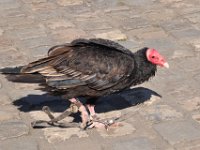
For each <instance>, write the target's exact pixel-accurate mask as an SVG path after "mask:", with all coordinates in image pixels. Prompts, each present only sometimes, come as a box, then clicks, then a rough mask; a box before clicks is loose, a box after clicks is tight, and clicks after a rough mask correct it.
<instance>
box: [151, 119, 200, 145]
mask: <svg viewBox="0 0 200 150" xmlns="http://www.w3.org/2000/svg"><path fill="white" fill-rule="evenodd" d="M154 128H155V130H156V131H157V132H158V133H159V134H160V135H161V136H162V137H163V138H164V139H165V140H167V141H168V142H169V143H170V144H172V145H174V144H177V143H180V142H183V141H192V140H196V139H200V128H199V127H195V126H194V125H193V124H192V123H191V122H188V121H171V122H163V123H159V124H155V125H154Z"/></svg>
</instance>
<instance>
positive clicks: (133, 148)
mask: <svg viewBox="0 0 200 150" xmlns="http://www.w3.org/2000/svg"><path fill="white" fill-rule="evenodd" d="M155 148H156V146H155V145H153V144H152V143H151V141H150V140H149V139H147V138H142V137H141V138H135V139H134V138H131V139H129V140H122V141H120V142H117V143H116V144H115V145H113V150H122V149H123V150H153V149H155Z"/></svg>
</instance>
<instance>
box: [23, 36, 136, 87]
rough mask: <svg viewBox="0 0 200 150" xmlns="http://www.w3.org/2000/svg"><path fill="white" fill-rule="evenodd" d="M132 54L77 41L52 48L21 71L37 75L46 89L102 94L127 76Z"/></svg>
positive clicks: (114, 46)
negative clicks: (77, 89)
mask: <svg viewBox="0 0 200 150" xmlns="http://www.w3.org/2000/svg"><path fill="white" fill-rule="evenodd" d="M132 56H133V54H132V53H131V52H130V51H129V50H127V49H125V48H124V47H122V46H121V45H119V44H117V43H115V42H112V41H110V40H103V39H90V40H85V39H78V40H74V41H73V42H72V43H70V44H64V45H58V46H55V47H52V48H51V49H50V50H49V52H48V57H46V58H43V59H40V60H38V61H35V62H32V63H30V64H28V65H27V66H25V67H23V68H22V70H21V72H22V73H35V72H38V73H40V74H42V75H43V76H44V77H45V78H46V83H47V85H49V86H51V87H55V88H57V89H69V88H73V87H77V86H88V87H90V88H92V89H95V90H105V89H107V88H110V87H112V86H114V85H116V84H118V83H119V82H121V81H122V80H123V79H125V78H127V76H130V74H131V73H132V71H133V69H134V59H133V57H132Z"/></svg>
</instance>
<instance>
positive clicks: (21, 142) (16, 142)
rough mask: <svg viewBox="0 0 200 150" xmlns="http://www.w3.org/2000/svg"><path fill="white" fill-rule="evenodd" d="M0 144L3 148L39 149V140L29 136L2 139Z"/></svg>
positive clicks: (11, 149)
mask: <svg viewBox="0 0 200 150" xmlns="http://www.w3.org/2000/svg"><path fill="white" fill-rule="evenodd" d="M0 145H1V148H2V150H16V149H18V150H38V144H37V142H36V141H35V140H34V139H31V138H29V137H20V138H14V139H9V140H5V141H1V142H0ZM1 148H0V149H1Z"/></svg>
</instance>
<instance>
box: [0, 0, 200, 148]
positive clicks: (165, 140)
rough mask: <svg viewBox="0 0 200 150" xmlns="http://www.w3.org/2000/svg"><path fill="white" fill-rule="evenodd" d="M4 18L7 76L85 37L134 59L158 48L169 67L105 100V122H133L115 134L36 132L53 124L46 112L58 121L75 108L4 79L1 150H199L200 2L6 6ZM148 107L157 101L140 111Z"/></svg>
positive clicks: (9, 0)
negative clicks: (36, 124)
mask: <svg viewBox="0 0 200 150" xmlns="http://www.w3.org/2000/svg"><path fill="white" fill-rule="evenodd" d="M0 17H1V19H0V66H1V68H2V67H7V66H17V65H23V64H27V63H28V62H30V61H32V60H35V59H37V58H41V57H43V56H45V55H46V53H47V50H48V49H49V48H50V47H51V46H54V45H56V44H62V43H66V42H70V41H71V40H73V39H75V38H79V37H84V38H93V37H101V38H108V39H112V40H116V41H119V43H121V44H122V45H124V46H126V47H127V48H130V49H131V50H133V51H135V50H137V49H139V48H142V47H144V46H148V47H153V48H155V49H158V50H159V51H160V53H162V54H163V55H165V56H166V57H167V59H168V61H169V64H170V69H169V70H167V69H161V68H159V69H158V72H157V75H156V77H155V78H153V79H152V80H151V81H150V82H148V83H145V84H143V85H140V88H136V89H133V90H132V91H131V92H130V93H128V94H127V93H122V94H121V95H120V96H113V97H112V98H109V97H108V98H105V99H107V101H101V100H100V102H99V105H98V106H97V111H98V112H99V115H100V116H101V117H105V118H106V117H113V116H120V115H121V116H126V119H125V120H124V121H123V122H122V125H123V126H121V127H119V128H118V129H111V130H110V131H108V132H106V131H99V130H96V129H92V130H87V131H82V130H80V129H79V128H69V129H66V128H56V127H54V128H45V129H32V128H31V127H30V122H31V121H33V120H38V119H47V118H46V116H45V115H44V114H43V113H42V112H41V107H42V106H43V105H48V106H50V108H51V109H53V111H54V112H55V114H59V113H60V112H61V111H63V110H64V109H65V108H67V106H68V103H67V102H66V101H65V100H61V99H60V98H59V97H52V96H48V95H46V94H45V93H42V92H40V91H38V90H34V89H35V88H37V85H33V84H31V85H28V84H20V83H10V82H8V81H7V80H6V79H5V77H4V76H2V75H1V76H0V94H1V95H0V149H1V150H16V149H20V150H46V149H47V150H62V149H63V150H64V149H74V150H79V149H83V150H86V149H96V150H108V149H109V150H121V149H124V150H140V149H142V150H154V149H159V150H199V149H200V65H199V64H200V55H199V54H200V1H199V0H57V1H54V0H0ZM156 93H158V94H159V95H161V96H162V97H159V96H157V94H156ZM105 99H104V100H105ZM141 99H142V100H147V99H150V100H149V101H147V102H145V103H143V104H140V105H136V106H134V104H135V101H140V100H141ZM103 111H105V113H103ZM71 120H73V118H72V117H68V118H67V121H71Z"/></svg>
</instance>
